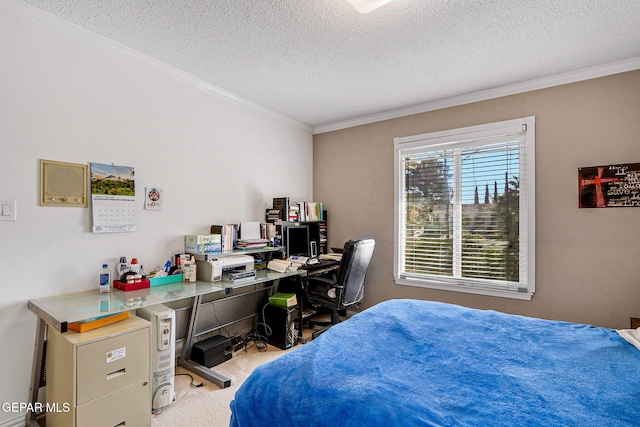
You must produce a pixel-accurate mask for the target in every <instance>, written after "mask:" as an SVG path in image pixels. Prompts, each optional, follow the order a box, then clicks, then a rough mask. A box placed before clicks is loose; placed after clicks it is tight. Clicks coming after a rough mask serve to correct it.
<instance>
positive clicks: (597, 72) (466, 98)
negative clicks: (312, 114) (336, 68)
mask: <svg viewBox="0 0 640 427" xmlns="http://www.w3.org/2000/svg"><path fill="white" fill-rule="evenodd" d="M638 69H640V57H637V58H632V59H628V60H625V61H619V62H613V63H610V64H605V65H599V66H596V67H590V68H585V69H582V70H578V71H571V72H568V73H563V74H557V75H555V76H550V77H544V78H540V79H534V80H529V81H526V82H521V83H515V84H512V85H505V86H500V87H496V88H492V89H487V90H482V91H478V92H472V93H468V94H465V95H460V96H454V97H451V98H445V99H440V100H437V101H433V102H427V103H424V104H418V105H413V106H410V107H404V108H398V109H395V110H389V111H385V112H382V113H376V114H371V115H367V116H362V117H356V118H353V119H349V120H343V121H339V122H335V123H329V124H326V125H320V126H316V127H314V128H313V134H314V135H318V134H321V133H326V132H331V131H335V130H341V129H346V128H351V127H355V126H361V125H366V124H371V123H376V122H381V121H383V120H390V119H397V118H399V117H405V116H410V115H413V114H420V113H426V112H429V111H435V110H441V109H443V108H449V107H456V106H460V105H465V104H471V103H473V102H478V101H486V100H489V99H495V98H500V97H503V96H508V95H516V94H519V93H525V92H530V91H534V90H538V89H546V88H549V87H554V86H560V85H565V84H569V83H575V82H580V81H584V80H591V79H595V78H598V77H605V76H609V75H613V74H619V73H624V72H627V71H634V70H638Z"/></svg>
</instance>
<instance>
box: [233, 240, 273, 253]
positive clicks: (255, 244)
mask: <svg viewBox="0 0 640 427" xmlns="http://www.w3.org/2000/svg"><path fill="white" fill-rule="evenodd" d="M268 244H269V239H238V241H237V242H236V249H242V250H246V249H260V248H264V247H265V246H267V245H268Z"/></svg>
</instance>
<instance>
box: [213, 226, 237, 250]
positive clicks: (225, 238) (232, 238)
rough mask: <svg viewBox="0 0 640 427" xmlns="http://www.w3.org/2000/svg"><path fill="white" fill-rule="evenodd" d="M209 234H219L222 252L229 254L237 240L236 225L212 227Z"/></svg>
mask: <svg viewBox="0 0 640 427" xmlns="http://www.w3.org/2000/svg"><path fill="white" fill-rule="evenodd" d="M210 232H211V234H219V235H220V241H221V244H220V246H221V250H222V252H231V251H233V249H234V248H235V247H236V242H237V239H238V224H224V225H212V226H211V230H210Z"/></svg>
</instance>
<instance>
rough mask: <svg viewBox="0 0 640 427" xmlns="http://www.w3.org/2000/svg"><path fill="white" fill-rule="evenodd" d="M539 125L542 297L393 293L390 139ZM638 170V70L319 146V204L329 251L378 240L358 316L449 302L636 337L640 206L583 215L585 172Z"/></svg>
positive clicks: (335, 135) (377, 127)
mask: <svg viewBox="0 0 640 427" xmlns="http://www.w3.org/2000/svg"><path fill="white" fill-rule="evenodd" d="M525 116H535V117H536V187H537V194H536V225H537V230H536V236H535V238H536V293H535V295H534V296H533V298H532V300H531V301H519V300H512V299H507V298H497V297H488V296H480V295H472V294H465V293H458V292H448V291H438V290H431V289H425V288H418V287H409V286H401V285H396V284H395V283H394V280H393V242H394V233H393V139H394V138H395V137H401V136H409V135H416V134H421V133H426V132H434V131H440V130H446V129H453V128H458V127H464V126H472V125H478V124H483V123H490V122H496V121H502V120H508V119H514V118H520V117H525ZM616 163H640V71H633V72H627V73H623V74H617V75H613V76H608V77H603V78H598V79H593V80H588V81H584V82H578V83H571V84H567V85H563V86H557V87H553V88H549V89H543V90H537V91H533V92H528V93H523V94H519V95H512V96H507V97H502V98H498V99H494V100H489V101H482V102H477V103H473V104H467V105H463V106H458V107H452V108H446V109H442V110H438V111H432V112H427V113H422V114H416V115H412V116H407V117H402V118H398V119H393V120H387V121H383V122H379V123H373V124H368V125H363V126H357V127H353V128H349V129H343V130H338V131H333V132H328V133H324V134H319V135H316V136H315V137H314V165H313V166H314V179H313V181H314V182H313V184H314V199H315V200H317V201H322V202H323V203H324V206H325V208H326V209H328V217H329V244H330V246H342V244H343V243H344V241H346V240H347V239H349V238H354V237H361V236H370V237H374V238H375V239H376V241H377V246H376V251H375V254H374V259H373V264H372V266H371V268H370V270H369V276H368V280H367V282H366V296H365V300H364V302H363V304H362V305H361V308H364V307H369V306H371V305H373V304H376V303H378V302H380V301H383V300H388V299H393V298H416V299H424V300H435V301H442V302H450V303H455V304H460V305H464V306H468V307H475V308H481V309H493V310H499V311H503V312H508V313H515V314H522V315H526V316H535V317H541V318H547V319H557V320H567V321H573V322H579V323H591V324H595V325H598V326H605V327H611V328H628V327H629V318H630V317H631V316H634V317H639V316H640V208H605V209H578V175H577V173H578V168H579V167H581V166H597V165H608V164H616Z"/></svg>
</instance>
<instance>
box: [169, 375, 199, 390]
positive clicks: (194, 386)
mask: <svg viewBox="0 0 640 427" xmlns="http://www.w3.org/2000/svg"><path fill="white" fill-rule="evenodd" d="M178 375H185V376H187V377H189V378H191V387H193V388H196V387H203V386H204V383H200V384H196V383H195V380H194V378H193V375H191V374H176V377H177V376H178Z"/></svg>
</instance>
